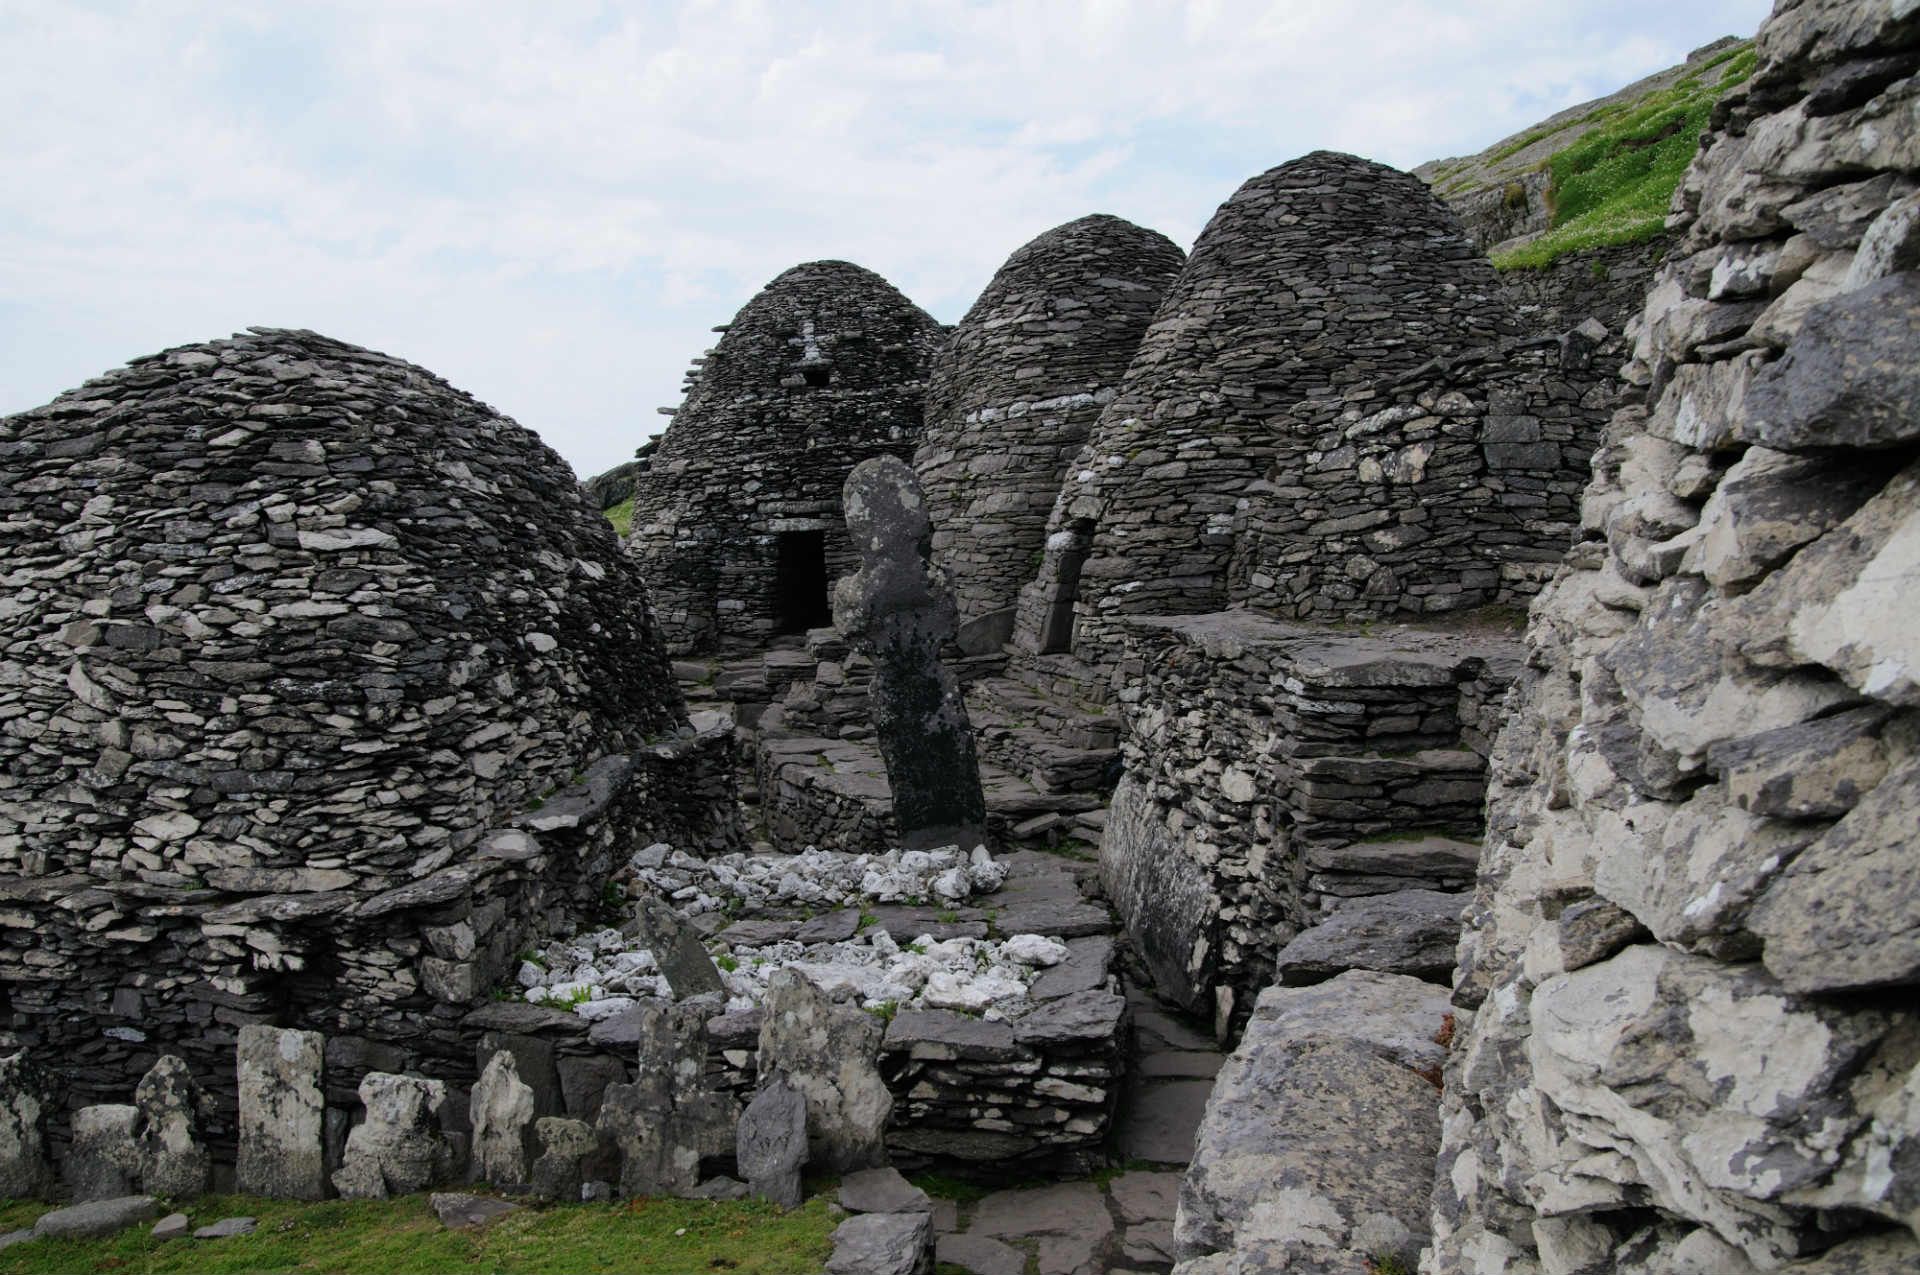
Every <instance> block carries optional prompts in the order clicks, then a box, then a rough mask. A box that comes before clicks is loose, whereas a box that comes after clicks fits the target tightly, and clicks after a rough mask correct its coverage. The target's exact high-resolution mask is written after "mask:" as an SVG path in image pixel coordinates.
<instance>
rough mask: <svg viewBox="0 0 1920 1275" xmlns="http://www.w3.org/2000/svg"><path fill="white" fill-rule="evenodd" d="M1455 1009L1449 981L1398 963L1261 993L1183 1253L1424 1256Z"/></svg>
mask: <svg viewBox="0 0 1920 1275" xmlns="http://www.w3.org/2000/svg"><path fill="white" fill-rule="evenodd" d="M1446 1022H1447V993H1446V991H1445V989H1444V988H1439V987H1435V986H1433V985H1432V984H1429V983H1423V982H1420V981H1419V980H1417V979H1412V978H1407V977H1405V976H1403V975H1399V974H1379V973H1373V972H1371V971H1364V970H1356V971H1353V972H1350V973H1346V974H1342V975H1340V976H1339V977H1338V978H1334V979H1331V980H1329V981H1327V982H1325V983H1322V984H1320V985H1319V986H1317V987H1310V988H1291V987H1273V988H1269V989H1268V990H1266V991H1265V992H1262V993H1261V995H1260V1000H1259V1002H1258V1004H1257V1005H1256V1006H1255V1008H1254V1012H1253V1018H1252V1020H1251V1022H1249V1024H1248V1026H1247V1032H1246V1035H1245V1036H1244V1037H1243V1038H1242V1039H1241V1042H1240V1046H1239V1048H1237V1049H1236V1050H1234V1053H1233V1056H1232V1057H1231V1058H1230V1059H1229V1060H1228V1061H1227V1065H1226V1066H1225V1067H1224V1068H1223V1069H1222V1070H1221V1072H1220V1076H1219V1079H1218V1081H1217V1082H1216V1084H1215V1086H1214V1090H1213V1095H1212V1097H1211V1098H1210V1099H1209V1100H1208V1102H1207V1113H1206V1116H1205V1118H1204V1119H1203V1120H1202V1121H1201V1124H1200V1132H1199V1134H1198V1136H1197V1138H1196V1139H1195V1146H1194V1153H1193V1164H1192V1166H1191V1167H1190V1168H1189V1169H1188V1171H1187V1173H1186V1176H1185V1177H1184V1178H1182V1179H1181V1184H1180V1208H1179V1212H1178V1214H1177V1215H1176V1217H1175V1220H1174V1240H1175V1242H1176V1243H1177V1245H1178V1246H1179V1253H1180V1256H1181V1257H1182V1258H1195V1257H1202V1256H1205V1255H1207V1254H1211V1253H1218V1252H1226V1251H1232V1252H1237V1253H1239V1254H1240V1255H1241V1258H1242V1260H1244V1261H1246V1262H1247V1263H1248V1265H1249V1266H1250V1267H1251V1268H1252V1269H1254V1270H1262V1271H1265V1270H1273V1271H1282V1270H1324V1269H1339V1270H1344V1269H1346V1267H1345V1266H1344V1265H1341V1263H1343V1262H1345V1263H1352V1262H1354V1261H1355V1260H1356V1259H1366V1258H1373V1257H1381V1258H1384V1257H1387V1256H1392V1257H1396V1258H1398V1259H1399V1260H1400V1261H1401V1262H1403V1263H1404V1262H1406V1261H1409V1260H1411V1259H1412V1258H1413V1257H1414V1256H1415V1255H1416V1254H1417V1253H1418V1252H1419V1250H1420V1247H1421V1244H1422V1242H1423V1241H1424V1240H1425V1232H1426V1222H1427V1218H1426V1213H1427V1204H1428V1191H1427V1182H1428V1174H1429V1172H1430V1171H1431V1167H1432V1164H1433V1156H1434V1152H1435V1151H1436V1149H1437V1148H1438V1146H1439V1143H1440V1122H1439V1115H1438V1111H1437V1105H1438V1099H1439V1095H1438V1093H1437V1092H1436V1085H1437V1083H1438V1077H1439V1069H1440V1064H1441V1062H1442V1060H1443V1059H1444V1058H1445V1050H1444V1049H1443V1048H1442V1047H1441V1046H1440V1045H1438V1044H1436V1043H1435V1038H1436V1037H1437V1036H1439V1035H1440V1034H1441V1033H1442V1032H1443V1031H1444V1029H1445V1026H1446ZM1289 1263H1295V1264H1294V1265H1289ZM1322 1263H1328V1264H1330V1265H1322ZM1229 1269H1230V1268H1229ZM1355 1269H1364V1267H1356V1268H1355Z"/></svg>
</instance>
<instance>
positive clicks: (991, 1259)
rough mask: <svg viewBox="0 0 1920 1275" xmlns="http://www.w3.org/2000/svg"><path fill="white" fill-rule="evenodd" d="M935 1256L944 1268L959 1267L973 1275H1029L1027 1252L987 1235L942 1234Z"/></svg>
mask: <svg viewBox="0 0 1920 1275" xmlns="http://www.w3.org/2000/svg"><path fill="white" fill-rule="evenodd" d="M933 1255H934V1257H935V1258H936V1259H937V1260H938V1261H939V1262H940V1264H941V1265H942V1266H958V1267H959V1268H960V1269H961V1270H963V1271H970V1272H972V1275H1026V1269H1027V1255H1026V1254H1025V1253H1022V1252H1021V1251H1020V1250H1019V1249H1017V1248H1015V1247H1013V1246H1012V1245H1011V1244H1002V1243H1001V1242H1000V1241H999V1240H996V1239H992V1238H989V1237H988V1236H985V1235H942V1236H941V1237H940V1239H939V1242H938V1243H937V1244H935V1245H934V1250H933Z"/></svg>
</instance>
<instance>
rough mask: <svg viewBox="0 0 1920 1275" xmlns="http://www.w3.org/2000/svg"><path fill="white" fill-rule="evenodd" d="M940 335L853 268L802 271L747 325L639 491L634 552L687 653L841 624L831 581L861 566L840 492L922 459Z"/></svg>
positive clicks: (736, 330) (744, 315)
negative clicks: (871, 466)
mask: <svg viewBox="0 0 1920 1275" xmlns="http://www.w3.org/2000/svg"><path fill="white" fill-rule="evenodd" d="M940 332H941V329H940V325H939V324H938V323H936V322H935V321H934V320H933V319H932V318H931V317H929V316H928V315H927V314H926V313H925V312H924V311H922V310H921V309H920V308H919V307H918V306H916V305H914V304H913V303H912V302H911V301H909V300H907V299H906V298H905V297H904V296H902V295H900V293H899V292H898V291H896V290H895V289H894V288H893V286H892V285H891V284H889V283H887V281H886V280H884V279H882V278H881V277H880V276H878V275H876V274H874V273H872V272H871V271H868V270H863V269H861V268H860V267H859V266H855V265H850V264H848V263H847V262H844V261H816V262H810V263H808V264H806V265H802V266H795V267H794V268H793V269H791V270H788V271H787V272H786V273H784V274H782V275H781V276H780V277H779V278H777V279H775V280H774V281H773V282H772V283H770V284H768V285H767V286H766V287H765V288H764V289H762V290H761V291H760V293H759V295H757V296H755V297H754V299H753V300H751V301H749V302H748V303H747V304H746V306H745V307H744V308H742V309H741V311H740V313H739V314H738V315H736V316H735V317H734V320H733V322H732V323H731V324H729V325H728V326H727V328H726V334H725V335H724V336H723V337H722V338H721V339H720V342H719V344H718V345H717V346H716V347H715V348H714V349H713V350H712V351H711V352H710V353H709V354H708V356H707V357H706V359H705V361H704V363H703V364H702V365H701V366H700V367H699V370H698V371H697V372H696V373H695V375H694V377H693V383H692V388H691V389H690V390H689V392H688V394H687V398H686V402H685V403H684V404H682V406H681V407H680V409H679V411H678V412H677V413H676V414H675V416H674V418H673V423H672V425H671V426H669V427H668V429H667V431H666V433H665V434H664V435H663V436H662V437H661V440H660V446H659V448H658V449H657V451H656V452H655V453H654V456H653V458H652V463H651V465H650V466H649V467H648V469H647V471H646V472H645V473H644V474H642V475H640V476H639V478H638V480H637V482H636V485H635V488H634V495H633V531H632V535H631V539H630V540H629V548H630V549H631V551H632V553H633V555H634V556H635V558H636V559H637V560H638V561H639V562H640V563H641V564H642V568H643V570H644V571H645V573H646V575H647V577H648V581H649V583H650V584H651V585H652V586H653V591H654V605H655V608H656V612H657V614H658V615H659V617H660V623H661V626H662V628H663V630H664V632H665V634H666V637H667V640H668V642H669V644H670V645H671V647H672V648H673V649H674V650H676V651H702V650H710V649H712V648H714V647H716V646H722V645H756V644H763V643H764V642H765V640H766V639H768V638H770V637H774V636H777V635H780V634H783V633H799V632H804V631H805V630H807V629H809V628H814V627H818V626H821V625H825V624H827V623H829V622H830V619H831V616H830V613H829V604H828V600H827V588H828V584H829V582H830V581H831V580H833V579H834V578H836V577H837V576H839V575H841V574H844V573H845V572H847V571H850V570H851V569H852V568H853V565H854V559H853V552H852V548H851V546H850V545H849V544H848V542H847V536H846V528H845V525H844V524H843V522H842V520H841V516H840V489H841V486H842V485H843V484H844V483H845V482H846V479H847V475H848V473H850V472H851V471H852V469H853V467H854V466H855V465H857V464H859V463H860V462H861V461H863V460H866V459H868V458H869V457H872V456H880V455H895V456H900V457H902V458H910V457H911V456H912V454H913V448H914V445H915V443H916V442H917V441H918V439H919V435H920V424H921V418H922V399H923V397H924V395H925V393H926V387H927V370H928V367H929V365H930V363H931V361H932V358H933V353H934V348H935V346H936V344H937V343H938V341H939V338H940Z"/></svg>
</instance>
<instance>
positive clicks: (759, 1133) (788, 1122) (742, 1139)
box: [736, 1074, 807, 1209]
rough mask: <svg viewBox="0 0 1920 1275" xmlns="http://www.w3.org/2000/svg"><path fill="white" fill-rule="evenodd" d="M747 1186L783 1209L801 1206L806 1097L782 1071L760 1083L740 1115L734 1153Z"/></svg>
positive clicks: (805, 1134)
mask: <svg viewBox="0 0 1920 1275" xmlns="http://www.w3.org/2000/svg"><path fill="white" fill-rule="evenodd" d="M736 1160H737V1162H738V1164H739V1166H740V1172H741V1173H742V1174H743V1175H744V1176H745V1177H746V1179H747V1186H748V1188H749V1189H750V1190H752V1192H753V1193H754V1194H755V1195H757V1196H759V1197H760V1198H762V1199H764V1200H769V1201H771V1202H772V1203H774V1204H777V1205H779V1206H780V1207H781V1208H783V1209H791V1208H796V1207H798V1205H799V1204H800V1198H801V1197H800V1171H801V1169H803V1168H804V1167H805V1166H806V1163H807V1101H806V1099H805V1098H804V1097H802V1096H801V1094H800V1091H799V1090H798V1089H795V1088H794V1087H793V1085H792V1083H791V1082H790V1081H788V1079H787V1078H786V1076H784V1075H780V1074H776V1075H774V1076H773V1077H772V1078H771V1079H769V1080H768V1081H767V1083H766V1084H764V1085H762V1086H761V1087H760V1091H759V1092H758V1093H756V1094H755V1095H754V1096H753V1101H752V1102H749V1103H748V1104H747V1109H746V1110H745V1111H744V1112H742V1113H741V1115H740V1130H739V1135H738V1144H737V1151H736Z"/></svg>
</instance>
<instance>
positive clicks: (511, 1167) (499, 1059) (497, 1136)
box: [468, 1049, 538, 1186]
mask: <svg viewBox="0 0 1920 1275" xmlns="http://www.w3.org/2000/svg"><path fill="white" fill-rule="evenodd" d="M534 1105H535V1104H534V1096H533V1089H532V1087H531V1086H529V1085H525V1084H522V1083H521V1081H520V1071H519V1068H518V1066H517V1065H516V1064H515V1063H514V1058H513V1055H512V1054H511V1053H509V1052H507V1051H506V1050H504V1049H503V1050H501V1051H500V1052H499V1053H496V1054H495V1055H494V1056H493V1058H492V1060H491V1061H489V1062H488V1063H487V1066H486V1070H485V1071H482V1072H481V1073H480V1079H479V1080H477V1081H475V1082H474V1086H473V1094H472V1096H471V1098H470V1099H469V1106H468V1111H469V1116H470V1118H471V1120H472V1124H473V1168H472V1177H473V1179H474V1180H475V1181H477V1182H491V1183H492V1184H493V1185H495V1186H525V1185H526V1184H527V1183H528V1182H530V1181H531V1180H532V1169H531V1166H532V1162H533V1159H534V1157H535V1155H537V1154H538V1152H537V1149H536V1148H535V1146H534V1144H533V1120H534Z"/></svg>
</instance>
